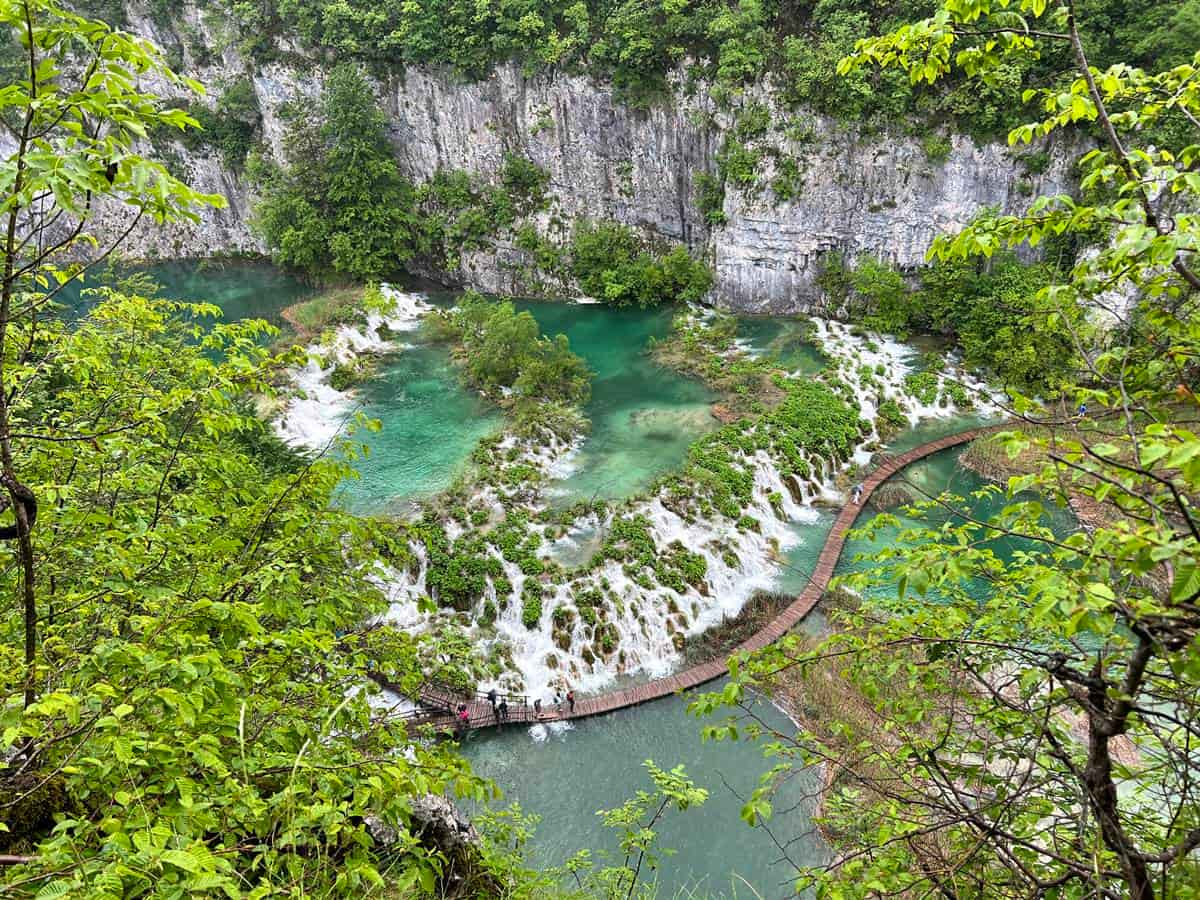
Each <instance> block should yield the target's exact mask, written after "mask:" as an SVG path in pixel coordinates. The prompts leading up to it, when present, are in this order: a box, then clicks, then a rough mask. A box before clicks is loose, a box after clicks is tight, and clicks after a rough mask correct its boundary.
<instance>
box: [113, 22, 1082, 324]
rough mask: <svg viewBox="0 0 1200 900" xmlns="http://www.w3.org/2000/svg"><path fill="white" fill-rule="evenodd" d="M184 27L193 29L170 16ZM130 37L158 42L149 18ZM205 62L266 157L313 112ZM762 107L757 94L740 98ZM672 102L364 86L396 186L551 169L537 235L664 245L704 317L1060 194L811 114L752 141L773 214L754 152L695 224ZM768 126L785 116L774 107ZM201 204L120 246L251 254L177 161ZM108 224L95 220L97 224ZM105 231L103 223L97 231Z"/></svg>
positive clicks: (684, 146)
mask: <svg viewBox="0 0 1200 900" xmlns="http://www.w3.org/2000/svg"><path fill="white" fill-rule="evenodd" d="M184 16H185V18H186V19H187V21H188V25H189V27H190V28H192V29H193V30H195V31H200V32H203V31H204V29H205V28H206V27H209V26H207V25H206V23H205V22H204V21H203V20H202V19H201V18H200V17H197V16H195V15H194V14H191V13H185V14H184ZM134 24H135V27H136V28H139V29H145V30H146V33H147V34H149V35H150V36H152V37H157V38H158V39H160V40H165V39H164V36H162V35H156V34H154V31H153V27H152V26H151V25H150V23H149V22H147V21H145V20H144V19H143V20H137V19H135V20H134ZM213 40H214V44H213V45H214V46H224V47H226V48H227V49H225V50H224V51H223V55H222V57H221V59H220V60H219V61H216V62H213V63H210V64H208V65H207V66H201V65H198V64H196V63H195V61H191V60H185V62H186V63H187V65H188V68H189V70H190V71H193V72H196V73H197V74H198V77H199V78H200V80H201V81H204V82H206V83H209V84H214V85H215V84H218V83H219V82H220V81H221V80H223V79H228V78H229V77H230V75H232V74H236V73H239V72H247V73H249V74H251V76H252V79H253V83H254V87H255V91H256V93H257V95H258V99H259V104H260V107H261V109H262V113H263V118H264V128H263V130H264V136H265V140H266V143H267V145H268V148H269V149H270V151H271V152H273V153H275V154H276V155H278V154H280V153H281V151H282V144H283V140H284V135H285V130H286V128H285V125H284V123H283V120H282V117H281V115H280V109H281V107H282V105H283V104H284V103H287V102H288V101H295V100H297V99H299V100H308V101H310V102H311V101H312V100H313V99H315V98H316V97H317V96H318V95H319V92H320V77H321V72H320V69H319V67H315V66H310V67H308V68H305V69H300V68H295V67H288V66H286V65H282V64H277V63H273V64H271V65H269V66H266V67H263V68H261V69H254V68H253V67H252V66H251V64H250V63H249V62H248V61H246V60H242V59H240V58H238V57H237V54H236V51H235V50H233V49H228V48H229V47H230V42H229V41H225V42H223V43H220V44H218V43H216V38H215V37H214V38H213ZM753 93H754V95H755V96H757V97H758V98H759V99H760V101H763V102H766V103H767V104H768V105H770V103H771V98H770V94H769V92H768V91H767V90H766V89H765V88H762V89H759V90H757V91H755V92H753ZM675 95H676V96H675V100H674V102H672V103H670V104H666V103H664V104H660V105H658V106H655V107H654V108H652V109H649V110H634V109H631V108H628V107H626V106H624V105H622V104H621V103H619V102H617V101H615V100H614V98H613V96H612V92H611V90H610V89H609V88H608V87H606V86H604V85H600V84H597V83H596V82H594V81H592V80H591V79H589V78H587V77H584V76H572V75H564V74H543V75H538V76H535V77H532V78H527V77H525V76H524V75H523V73H522V71H521V69H520V68H519V67H518V66H515V65H507V66H501V67H499V68H498V69H497V70H496V71H495V72H494V73H493V74H492V75H491V76H490V77H488V78H487V79H485V80H483V81H480V82H476V83H464V82H462V81H461V80H459V79H457V78H456V77H455V76H453V75H452V74H450V73H447V72H441V71H435V70H428V69H424V68H411V69H409V70H407V71H405V72H404V73H403V75H402V77H396V78H394V79H392V80H390V81H389V82H387V83H384V84H380V85H379V96H380V99H381V101H382V103H383V105H384V108H385V109H386V110H387V113H388V116H389V121H390V128H391V136H392V140H393V143H394V145H395V148H396V153H397V158H398V159H399V161H400V165H401V168H402V170H403V172H404V173H405V174H406V175H407V176H409V177H410V178H412V179H414V180H416V181H422V180H424V179H426V178H428V177H429V176H431V175H432V174H433V173H434V172H436V171H437V170H438V169H439V168H453V169H466V170H468V171H470V172H473V173H478V174H479V175H482V176H484V177H494V176H496V175H497V173H499V171H500V169H501V167H502V165H503V161H504V155H505V153H507V152H512V153H518V154H521V155H524V156H526V157H528V158H530V159H532V160H533V161H534V162H536V163H538V164H539V165H540V166H542V167H543V168H544V169H546V170H547V171H548V172H549V173H550V191H551V193H553V194H554V195H555V197H556V200H555V201H554V203H553V205H552V208H551V209H550V210H549V211H548V212H546V213H543V214H541V215H540V216H539V218H538V221H537V225H538V227H539V230H540V231H541V232H542V233H543V234H545V235H547V236H550V237H562V236H564V235H565V234H567V233H568V232H569V229H570V227H571V222H573V221H574V220H576V219H578V218H592V219H600V218H607V219H615V220H617V221H619V222H623V223H625V224H628V225H631V226H635V227H637V228H639V229H642V230H643V231H644V232H645V233H646V234H648V235H652V236H657V237H660V238H662V239H664V240H669V241H682V242H683V243H686V244H687V245H688V246H689V247H690V248H692V249H693V250H694V251H696V252H699V253H701V254H704V255H706V256H707V258H708V259H709V261H710V262H711V264H712V266H713V268H714V271H715V274H716V284H715V286H714V289H713V293H712V296H711V300H712V302H714V303H715V304H717V305H720V306H724V307H728V308H731V309H735V310H741V311H748V312H772V313H784V312H799V311H805V310H812V309H814V308H818V307H819V306H820V304H821V300H822V298H821V294H820V290H819V288H818V286H817V283H816V276H817V275H818V274H819V270H820V267H819V262H820V259H821V257H822V255H823V254H825V253H827V252H829V251H839V252H841V253H843V254H845V255H846V256H847V257H853V256H856V255H858V254H861V253H869V254H872V255H875V256H877V257H880V258H883V259H886V260H888V261H890V262H892V263H894V264H896V265H898V266H901V267H903V268H915V267H917V266H919V265H921V264H922V263H923V261H924V257H925V251H926V249H927V248H928V246H929V243H930V241H931V240H932V239H933V238H934V236H936V235H937V234H939V233H944V232H949V231H953V230H955V229H957V228H959V227H961V226H963V225H965V224H966V223H967V222H969V221H970V220H971V219H972V218H973V217H974V216H975V215H976V214H978V213H979V212H980V211H981V210H982V209H984V208H986V207H998V208H1000V209H1001V210H1004V211H1008V212H1011V211H1015V210H1018V209H1021V208H1023V206H1024V200H1025V196H1024V195H1026V194H1029V193H1031V192H1034V191H1036V192H1038V193H1044V192H1058V191H1064V190H1067V189H1068V187H1069V184H1070V180H1069V177H1068V175H1067V172H1066V167H1065V165H1064V164H1063V163H1062V162H1061V161H1056V162H1055V163H1054V164H1053V165H1052V166H1051V167H1050V169H1049V171H1047V172H1046V173H1045V174H1043V175H1041V176H1037V177H1031V176H1027V175H1026V174H1025V173H1024V171H1023V168H1022V166H1021V164H1020V162H1019V161H1018V160H1017V159H1016V158H1015V157H1014V156H1013V155H1012V154H1011V153H1010V152H1009V151H1008V149H1007V148H1005V147H1003V146H1000V145H987V146H982V147H981V146H977V145H975V144H974V143H973V142H971V141H970V140H969V139H967V138H965V137H956V138H954V140H953V147H952V150H951V152H950V154H949V156H948V158H947V159H945V161H944V162H938V163H936V164H935V163H932V162H930V161H929V160H928V159H927V158H926V155H925V152H924V151H923V150H922V148H921V146H920V144H919V143H918V142H917V141H916V140H914V139H906V138H895V137H881V136H874V137H871V138H856V137H855V136H854V135H852V134H849V133H847V132H846V130H845V128H844V126H838V125H837V124H835V123H833V122H831V121H826V120H822V119H819V118H810V119H809V120H808V124H809V128H808V135H807V136H806V137H805V138H804V139H803V143H797V142H795V141H793V140H791V139H789V138H788V137H787V136H785V135H784V134H783V132H782V128H781V127H777V128H776V129H774V130H772V131H771V132H770V134H769V135H768V136H767V137H765V138H762V139H761V141H760V143H761V144H762V145H769V146H770V147H772V148H773V149H774V151H775V153H777V154H779V155H782V156H785V157H790V158H791V159H792V160H794V161H795V163H796V166H797V168H798V170H799V171H800V172H801V173H803V174H802V184H801V186H800V189H799V191H798V192H797V193H796V195H795V196H793V197H791V198H790V199H788V200H787V201H786V202H783V201H780V200H779V199H778V198H777V197H776V196H775V195H774V193H773V192H772V190H771V188H770V187H769V186H768V185H769V184H770V181H771V178H772V176H773V174H774V171H773V167H774V166H775V165H776V163H775V162H773V159H772V156H771V155H770V154H767V155H764V156H763V157H762V159H761V161H760V163H759V168H758V174H759V177H758V179H757V181H758V184H759V185H762V187H761V188H760V189H759V190H758V192H757V193H750V194H748V193H746V192H743V191H739V190H736V189H734V188H733V187H732V186H730V187H729V188H728V189H727V191H726V196H725V204H724V213H725V218H726V223H725V224H724V225H721V226H718V227H710V226H709V225H708V224H707V223H706V221H705V219H704V217H703V215H702V213H701V212H700V210H699V209H698V208H697V204H696V200H695V195H696V178H697V176H698V175H700V174H701V173H708V174H714V173H715V172H716V170H717V165H716V158H717V155H718V152H719V150H720V147H721V142H722V140H723V135H724V133H725V130H726V129H727V128H728V127H729V125H730V124H731V122H730V118H729V116H728V114H726V113H722V112H719V111H717V110H715V109H714V108H713V106H712V103H711V101H710V100H709V99H708V97H707V92H706V91H704V90H703V88H700V89H696V90H693V91H692V92H690V93H687V92H685V91H683V90H682V89H680V90H677V91H676V92H675ZM772 113H773V119H774V120H775V122H776V125H777V126H781V125H782V123H783V122H784V121H785V120H786V119H787V118H788V117H789V116H790V115H792V113H791V112H785V111H783V110H778V109H773V110H772ZM176 149H177V151H178V153H179V155H180V156H181V157H182V158H183V160H184V162H185V163H186V166H187V168H188V169H189V171H190V172H191V176H192V183H193V184H194V185H195V186H196V187H197V188H198V189H200V190H203V191H207V192H212V193H220V194H223V195H224V196H225V197H227V198H228V201H229V206H228V208H227V209H224V210H216V211H211V212H208V213H206V214H205V215H204V216H203V218H202V219H201V221H200V222H199V223H198V224H194V225H191V224H185V225H181V226H167V227H158V226H150V227H142V228H140V229H139V230H138V231H137V233H136V234H135V236H134V238H133V240H132V241H131V243H130V244H129V245H128V246H127V252H130V253H132V254H133V255H137V256H201V255H210V254H221V253H246V252H261V251H262V250H263V249H264V248H263V247H262V246H261V244H260V242H259V241H258V240H257V238H256V237H255V236H254V234H253V233H252V231H251V230H250V228H249V227H248V219H249V216H250V214H251V210H252V201H253V198H252V197H251V195H250V192H249V190H248V188H247V186H246V185H245V184H244V183H243V182H242V181H241V180H239V179H238V178H237V177H235V176H234V175H232V174H231V173H229V172H227V171H224V169H223V168H222V166H221V165H220V163H219V161H218V160H217V159H215V158H213V157H211V156H197V155H195V154H190V153H188V152H187V151H186V150H184V148H182V147H177V148H176ZM110 212H111V211H110ZM120 221H122V220H121V218H120V216H119V215H117V214H116V213H113V214H112V215H111V217H109V213H106V219H105V221H104V222H102V227H115V226H116V225H117V224H118V223H119V222H120ZM522 262H524V259H523V254H522V252H521V251H519V250H517V249H516V248H514V247H512V246H511V244H508V243H506V242H504V241H503V240H502V241H501V242H500V243H499V245H498V246H497V247H496V248H495V250H494V251H488V252H485V253H481V252H474V253H469V254H466V255H465V257H464V260H463V263H462V266H461V269H460V270H459V271H458V272H453V273H443V274H444V276H445V277H446V278H447V280H450V281H454V282H456V283H461V284H467V285H471V286H475V287H478V288H480V289H483V290H489V291H496V292H501V293H517V294H519V293H522V292H524V291H528V290H529V289H530V286H529V285H528V284H526V283H525V282H524V280H523V277H522V275H521V273H520V271H519V270H520V266H521V263H522Z"/></svg>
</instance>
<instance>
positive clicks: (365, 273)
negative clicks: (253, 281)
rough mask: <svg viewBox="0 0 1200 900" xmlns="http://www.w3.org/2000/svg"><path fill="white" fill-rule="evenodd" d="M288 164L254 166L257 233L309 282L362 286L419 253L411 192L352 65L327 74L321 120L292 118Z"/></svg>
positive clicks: (254, 163) (377, 113) (381, 120)
mask: <svg viewBox="0 0 1200 900" xmlns="http://www.w3.org/2000/svg"><path fill="white" fill-rule="evenodd" d="M296 116H297V117H296V119H295V121H294V122H293V129H292V131H291V133H290V135H289V139H288V146H287V154H288V164H287V165H286V166H285V167H283V168H278V167H275V166H274V165H272V164H269V163H267V162H265V161H264V160H261V159H259V160H255V161H252V164H251V166H250V174H251V176H252V178H254V179H255V180H256V181H257V183H258V184H259V187H260V189H261V190H262V192H263V199H262V201H261V202H260V203H259V205H258V208H257V209H256V218H255V223H254V224H255V227H256V228H257V230H258V231H259V232H260V233H261V234H262V236H263V238H264V239H265V240H266V241H267V243H268V244H270V246H271V247H272V248H273V250H274V253H275V258H276V259H277V260H278V261H279V262H281V263H283V264H284V265H287V266H292V267H294V268H297V269H300V270H301V271H304V272H306V273H308V274H309V275H311V276H314V277H323V276H325V275H327V274H328V273H331V272H332V273H336V274H338V275H341V276H343V277H350V278H355V279H359V280H368V279H378V278H385V277H387V276H390V275H394V274H396V273H398V272H399V271H400V270H401V267H402V266H403V264H404V262H405V261H407V260H408V259H409V258H411V257H412V255H413V254H414V252H415V251H416V249H417V246H418V241H419V233H420V226H419V222H418V218H417V213H416V196H415V192H414V191H413V188H412V186H411V185H410V184H408V182H407V181H405V180H404V179H403V178H401V176H400V172H399V170H398V169H397V167H396V161H395V159H394V158H393V156H392V149H391V145H390V144H389V143H388V138H387V131H386V125H385V121H384V117H383V113H382V111H381V110H380V109H379V108H378V107H377V106H376V104H375V99H374V96H373V94H372V93H371V89H370V86H369V85H368V83H367V81H366V79H365V78H364V77H363V74H362V72H361V71H359V69H358V68H357V67H356V66H354V65H341V66H338V67H337V68H335V69H334V70H333V71H332V72H331V73H330V75H329V79H328V82H327V84H326V88H325V93H324V95H323V97H322V99H321V104H320V116H319V119H320V121H319V122H314V121H312V120H310V119H308V118H307V117H305V116H303V114H302V113H300V112H297V114H296Z"/></svg>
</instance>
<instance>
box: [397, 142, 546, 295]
mask: <svg viewBox="0 0 1200 900" xmlns="http://www.w3.org/2000/svg"><path fill="white" fill-rule="evenodd" d="M548 180H549V176H548V175H547V174H546V172H545V171H544V170H543V169H541V168H539V167H538V166H537V165H535V164H534V163H532V162H530V161H529V160H527V159H525V158H524V157H521V156H516V155H514V154H511V153H510V154H506V155H505V157H504V168H503V169H502V171H501V174H500V184H498V185H479V184H477V179H475V178H472V177H471V175H470V174H469V173H467V172H463V171H461V170H453V171H440V172H438V173H437V174H436V175H434V176H433V178H431V179H430V180H429V182H427V183H426V184H424V185H422V186H421V188H420V190H419V191H418V192H417V197H418V201H417V202H418V208H419V211H420V216H421V232H422V236H421V245H422V250H423V252H424V253H426V254H428V255H430V256H431V257H432V258H433V260H434V261H435V263H436V264H437V265H438V266H439V268H441V269H443V270H445V271H454V270H455V269H457V268H458V267H459V265H460V264H461V262H462V254H463V252H465V251H469V250H480V249H483V248H485V247H487V246H488V245H489V244H490V242H491V239H493V238H495V237H496V236H497V235H498V234H502V233H505V232H507V231H509V230H510V229H512V227H513V226H514V225H515V224H516V223H517V221H518V220H519V219H521V218H523V217H525V216H528V215H530V214H531V213H534V212H536V211H537V210H539V209H541V208H542V207H543V206H544V205H545V203H546V185H547V182H548Z"/></svg>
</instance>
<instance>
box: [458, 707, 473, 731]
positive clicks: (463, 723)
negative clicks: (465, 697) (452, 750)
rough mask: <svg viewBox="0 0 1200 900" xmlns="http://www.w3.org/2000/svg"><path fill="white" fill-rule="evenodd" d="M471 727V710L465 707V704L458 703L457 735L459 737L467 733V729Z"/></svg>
mask: <svg viewBox="0 0 1200 900" xmlns="http://www.w3.org/2000/svg"><path fill="white" fill-rule="evenodd" d="M470 727H471V711H470V710H469V709H467V704H465V703H460V704H459V705H458V728H457V731H458V736H459V737H460V738H461V737H462V736H463V735H465V734H466V733H467V729H468V728H470Z"/></svg>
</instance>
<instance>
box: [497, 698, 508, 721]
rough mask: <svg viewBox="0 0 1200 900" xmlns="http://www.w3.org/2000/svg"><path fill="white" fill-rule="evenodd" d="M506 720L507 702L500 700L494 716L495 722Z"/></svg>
mask: <svg viewBox="0 0 1200 900" xmlns="http://www.w3.org/2000/svg"><path fill="white" fill-rule="evenodd" d="M507 720H508V701H507V700H505V699H503V698H501V700H500V706H499V707H498V712H497V715H496V721H497V722H505V721H507Z"/></svg>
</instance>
